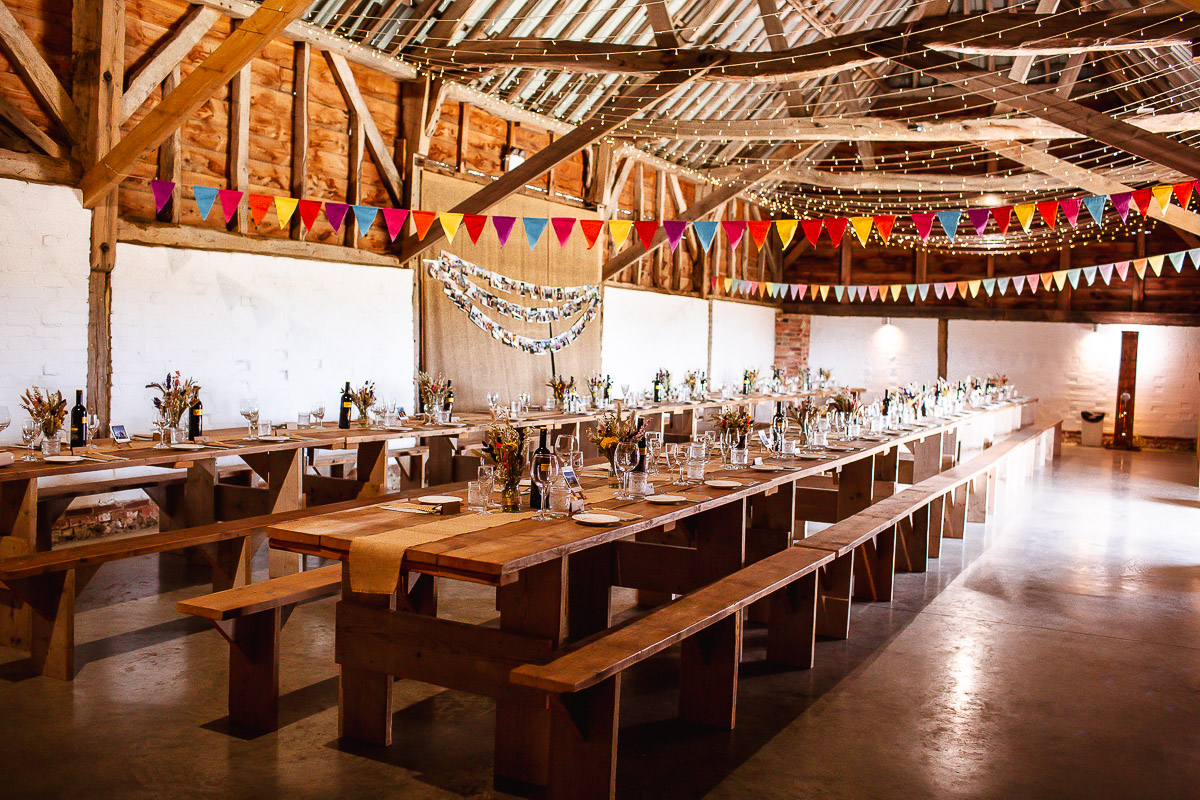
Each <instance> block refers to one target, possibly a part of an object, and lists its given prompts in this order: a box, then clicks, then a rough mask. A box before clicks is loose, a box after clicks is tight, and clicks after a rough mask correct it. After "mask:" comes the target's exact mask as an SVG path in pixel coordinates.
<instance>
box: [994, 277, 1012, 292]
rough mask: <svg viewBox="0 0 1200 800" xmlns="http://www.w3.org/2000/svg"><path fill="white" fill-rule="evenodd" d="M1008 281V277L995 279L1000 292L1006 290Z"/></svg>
mask: <svg viewBox="0 0 1200 800" xmlns="http://www.w3.org/2000/svg"><path fill="white" fill-rule="evenodd" d="M1008 281H1009V279H1008V278H997V279H996V288H997V289H999V290H1000V294H1004V293H1005V292H1007V291H1008Z"/></svg>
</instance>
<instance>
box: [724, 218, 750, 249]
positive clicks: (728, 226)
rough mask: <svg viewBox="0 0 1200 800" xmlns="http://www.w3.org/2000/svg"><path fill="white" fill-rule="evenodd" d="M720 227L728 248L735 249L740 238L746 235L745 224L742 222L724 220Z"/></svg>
mask: <svg viewBox="0 0 1200 800" xmlns="http://www.w3.org/2000/svg"><path fill="white" fill-rule="evenodd" d="M721 227H722V228H723V229H724V230H725V238H726V239H728V240H729V246H730V247H737V246H738V245H739V244H740V243H741V241H742V237H743V236H745V235H746V223H745V221H744V220H725V221H723V222H722V223H721Z"/></svg>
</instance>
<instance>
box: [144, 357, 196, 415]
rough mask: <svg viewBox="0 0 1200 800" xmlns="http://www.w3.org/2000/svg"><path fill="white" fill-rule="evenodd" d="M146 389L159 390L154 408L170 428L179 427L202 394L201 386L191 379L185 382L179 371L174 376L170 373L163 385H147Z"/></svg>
mask: <svg viewBox="0 0 1200 800" xmlns="http://www.w3.org/2000/svg"><path fill="white" fill-rule="evenodd" d="M146 388H147V389H158V391H159V396H158V397H156V398H154V408H155V409H157V410H158V413H159V415H160V416H161V417H162V420H163V421H164V422H165V423H167V427H170V428H178V427H179V421H180V420H182V419H183V415H184V413H185V412H186V411H187V410H188V409H189V408H191V407H192V404H193V403H195V402H196V395H197V394H199V392H200V386H199V385H198V384H197V383H195V382H194V381H192V379H191V378H188V379H186V380H184V379H183V377H182V376H181V375H180V374H179V370H175V372H174V373H173V374H172V373H170V372H168V373H167V377H166V380H164V381H163V382H162V383H147V384H146Z"/></svg>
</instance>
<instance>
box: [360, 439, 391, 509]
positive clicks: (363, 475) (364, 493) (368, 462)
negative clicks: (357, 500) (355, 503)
mask: <svg viewBox="0 0 1200 800" xmlns="http://www.w3.org/2000/svg"><path fill="white" fill-rule="evenodd" d="M387 452H388V443H387V442H360V443H359V445H358V464H357V465H356V475H357V477H358V480H360V481H364V483H363V485H362V488H361V489H359V492H358V496H359V497H378V496H379V495H381V494H387V468H388V457H387Z"/></svg>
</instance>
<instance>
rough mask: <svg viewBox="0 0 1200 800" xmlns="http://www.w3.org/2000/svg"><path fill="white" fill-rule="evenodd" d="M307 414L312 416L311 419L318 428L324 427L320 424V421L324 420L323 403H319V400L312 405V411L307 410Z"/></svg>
mask: <svg viewBox="0 0 1200 800" xmlns="http://www.w3.org/2000/svg"><path fill="white" fill-rule="evenodd" d="M309 413H310V414H312V417H313V419H315V420H316V421H317V427H318V428H322V427H324V425H322V423H321V420H323V419H325V403H323V402H321V401H320V400H318V401H317V402H315V403H313V404H312V409H310V410H309Z"/></svg>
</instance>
